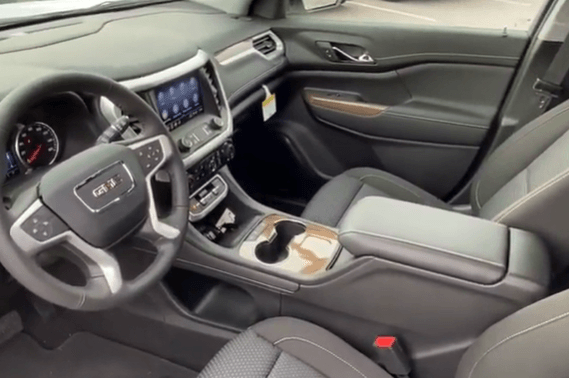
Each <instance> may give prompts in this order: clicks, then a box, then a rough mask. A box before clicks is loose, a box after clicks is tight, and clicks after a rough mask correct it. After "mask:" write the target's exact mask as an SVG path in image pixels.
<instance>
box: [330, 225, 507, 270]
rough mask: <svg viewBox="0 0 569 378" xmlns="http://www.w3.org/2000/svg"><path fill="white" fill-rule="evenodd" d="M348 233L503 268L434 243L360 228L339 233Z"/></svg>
mask: <svg viewBox="0 0 569 378" xmlns="http://www.w3.org/2000/svg"><path fill="white" fill-rule="evenodd" d="M347 234H360V235H366V236H374V237H377V238H380V239H386V240H391V241H396V242H399V243H404V244H411V245H414V246H417V247H421V248H428V249H432V250H434V251H439V252H443V253H446V254H447V255H452V256H459V257H462V258H464V259H467V260H472V261H477V262H482V263H486V264H490V265H494V266H496V267H500V268H503V266H502V265H500V264H498V263H496V262H494V261H490V260H486V259H482V258H479V257H474V256H468V255H465V254H462V253H459V252H455V251H451V250H448V249H444V248H439V247H435V246H432V245H429V244H423V243H417V242H414V241H411V240H405V239H401V238H397V237H394V236H387V235H382V234H378V233H375V232H366V231H359V230H358V231H356V230H348V231H342V232H340V235H338V236H339V237H342V236H344V235H347Z"/></svg>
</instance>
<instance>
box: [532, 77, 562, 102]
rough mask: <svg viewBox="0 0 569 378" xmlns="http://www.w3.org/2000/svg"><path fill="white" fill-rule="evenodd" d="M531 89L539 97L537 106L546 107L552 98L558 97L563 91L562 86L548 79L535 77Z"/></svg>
mask: <svg viewBox="0 0 569 378" xmlns="http://www.w3.org/2000/svg"><path fill="white" fill-rule="evenodd" d="M533 90H534V91H535V92H536V93H537V94H538V96H539V97H540V101H539V108H540V109H543V108H547V106H549V103H550V102H551V100H552V99H553V98H559V97H560V96H561V94H562V93H563V87H562V86H560V85H557V84H553V83H550V82H549V81H546V80H542V79H540V78H537V79H536V81H535V83H534V84H533Z"/></svg>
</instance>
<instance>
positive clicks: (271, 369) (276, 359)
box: [267, 350, 283, 378]
mask: <svg viewBox="0 0 569 378" xmlns="http://www.w3.org/2000/svg"><path fill="white" fill-rule="evenodd" d="M282 354H283V352H282V350H280V351H279V354H277V358H275V360H274V361H273V364H272V365H271V368H270V369H269V372H268V373H267V378H269V377H270V376H271V373H272V372H273V370H274V369H275V366H277V361H278V360H279V358H281V356H282Z"/></svg>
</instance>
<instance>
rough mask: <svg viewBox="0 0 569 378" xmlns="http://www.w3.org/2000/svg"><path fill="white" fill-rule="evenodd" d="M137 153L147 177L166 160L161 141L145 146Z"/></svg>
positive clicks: (137, 150) (138, 149)
mask: <svg viewBox="0 0 569 378" xmlns="http://www.w3.org/2000/svg"><path fill="white" fill-rule="evenodd" d="M135 152H136V156H137V157H138V161H139V162H140V166H141V167H142V171H143V172H144V174H145V175H147V174H149V173H150V172H152V171H153V170H154V169H155V168H156V167H157V166H158V165H159V164H160V163H161V162H162V160H164V151H163V150H162V145H161V144H160V141H159V140H156V141H154V142H150V143H148V144H145V145H144V146H141V147H139V148H137V149H136V150H135Z"/></svg>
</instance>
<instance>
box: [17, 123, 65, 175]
mask: <svg viewBox="0 0 569 378" xmlns="http://www.w3.org/2000/svg"><path fill="white" fill-rule="evenodd" d="M15 147H16V153H17V155H18V158H19V159H20V161H21V162H22V164H24V165H25V166H26V167H29V168H35V167H41V166H46V165H51V164H53V162H54V161H55V159H56V158H57V154H58V153H59V139H58V138H57V135H56V134H55V131H53V129H52V128H51V127H49V126H48V125H46V124H45V123H43V122H34V123H32V124H30V125H27V126H23V127H22V128H21V129H20V131H19V132H18V135H16V146H15Z"/></svg>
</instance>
